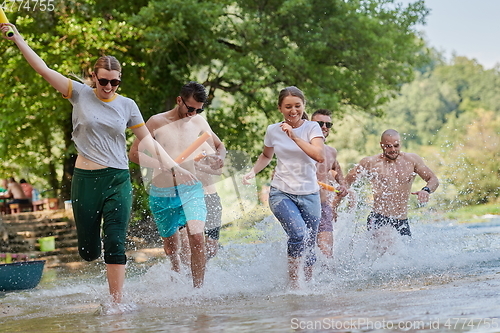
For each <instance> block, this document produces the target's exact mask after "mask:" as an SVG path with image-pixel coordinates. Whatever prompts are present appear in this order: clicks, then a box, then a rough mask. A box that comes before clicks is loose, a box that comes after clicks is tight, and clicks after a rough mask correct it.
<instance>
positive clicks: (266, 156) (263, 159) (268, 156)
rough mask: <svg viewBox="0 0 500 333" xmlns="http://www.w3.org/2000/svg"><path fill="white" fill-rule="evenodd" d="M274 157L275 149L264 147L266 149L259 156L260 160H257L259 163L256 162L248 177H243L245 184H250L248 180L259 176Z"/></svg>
mask: <svg viewBox="0 0 500 333" xmlns="http://www.w3.org/2000/svg"><path fill="white" fill-rule="evenodd" d="M273 156H274V148H273V147H266V146H264V149H263V150H262V153H261V154H260V155H259V158H257V161H256V162H255V164H254V166H253V168H252V169H251V170H250V172H248V173H247V174H246V175H244V176H243V184H246V185H248V184H250V183H249V182H248V180H249V179H252V178H254V177H255V175H256V174H258V173H259V172H261V171H262V170H263V169H264V168H265V167H266V166H268V165H269V163H270V162H271V160H272V158H273Z"/></svg>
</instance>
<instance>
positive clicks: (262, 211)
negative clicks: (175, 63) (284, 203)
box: [220, 205, 272, 244]
mask: <svg viewBox="0 0 500 333" xmlns="http://www.w3.org/2000/svg"><path fill="white" fill-rule="evenodd" d="M269 215H272V213H271V211H270V210H269V207H267V206H263V205H257V206H255V208H254V209H252V210H251V211H250V212H249V213H246V214H245V215H243V216H242V217H240V218H238V219H235V220H234V221H232V222H231V223H227V224H224V225H223V226H222V229H221V232H220V242H221V243H222V244H227V243H230V242H234V240H235V239H237V240H238V241H241V242H244V243H256V242H260V239H261V237H262V233H263V232H262V231H261V230H259V229H257V228H255V224H256V223H258V222H260V221H262V220H263V219H264V218H266V217H268V216H269Z"/></svg>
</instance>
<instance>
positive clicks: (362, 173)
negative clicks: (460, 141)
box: [346, 129, 439, 236]
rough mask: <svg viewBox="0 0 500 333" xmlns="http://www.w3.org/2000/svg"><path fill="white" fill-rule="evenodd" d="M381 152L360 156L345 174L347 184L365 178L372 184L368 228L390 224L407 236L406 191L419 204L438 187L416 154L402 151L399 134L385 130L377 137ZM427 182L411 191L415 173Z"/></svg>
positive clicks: (409, 232) (435, 180)
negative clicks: (371, 206)
mask: <svg viewBox="0 0 500 333" xmlns="http://www.w3.org/2000/svg"><path fill="white" fill-rule="evenodd" d="M380 147H381V148H382V154H377V155H374V156H369V157H365V158H363V159H362V160H361V161H360V162H359V164H357V165H356V167H355V168H353V169H352V170H350V171H349V173H348V174H347V176H346V182H347V185H348V186H350V185H351V184H353V183H354V182H355V181H356V180H359V179H361V178H362V177H367V178H368V179H369V181H370V183H371V186H372V193H373V199H374V203H373V210H372V212H371V213H370V215H369V216H368V230H376V229H379V228H380V227H382V226H386V225H389V226H392V227H394V228H395V229H396V230H397V231H398V232H399V233H400V234H401V235H406V236H411V231H410V226H409V224H408V216H407V214H408V200H409V198H410V193H411V194H413V195H416V196H417V197H418V201H419V203H426V202H428V201H429V196H430V194H431V193H433V192H434V191H435V190H436V189H437V188H438V186H439V180H438V179H437V177H436V175H435V174H434V172H432V170H431V169H429V167H428V166H427V165H425V163H424V161H423V160H422V158H421V157H420V156H418V155H417V154H413V153H405V152H402V151H401V150H400V149H401V138H400V136H399V133H398V132H397V131H395V130H393V129H388V130H386V131H385V132H384V133H382V137H381V140H380ZM416 175H419V176H420V177H421V178H422V179H423V180H424V181H426V182H427V184H426V186H424V187H423V188H422V189H421V190H420V191H416V192H411V186H412V184H413V181H414V180H415V176H416Z"/></svg>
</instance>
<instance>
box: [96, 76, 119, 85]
mask: <svg viewBox="0 0 500 333" xmlns="http://www.w3.org/2000/svg"><path fill="white" fill-rule="evenodd" d="M96 77H97V76H96ZM97 81H99V84H100V85H101V86H103V87H105V86H107V85H108V83H111V85H112V86H113V87H116V86H118V85H120V83H121V82H122V81H121V80H118V79H113V80H108V79H100V78H97Z"/></svg>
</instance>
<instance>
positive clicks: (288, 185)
mask: <svg viewBox="0 0 500 333" xmlns="http://www.w3.org/2000/svg"><path fill="white" fill-rule="evenodd" d="M280 124H281V123H277V124H272V125H269V126H268V127H267V130H266V135H265V136H264V145H265V146H266V147H272V148H274V153H275V154H276V158H277V159H278V163H277V166H276V169H275V173H274V177H273V179H272V181H271V186H273V187H276V188H277V189H278V190H280V191H283V192H286V193H290V194H296V195H306V194H311V193H315V192H317V191H319V185H318V181H317V178H316V161H315V160H313V159H312V158H310V157H309V156H307V154H306V153H304V151H303V150H302V149H300V147H299V146H298V145H297V144H296V143H295V142H293V141H292V139H290V138H289V137H288V135H286V133H285V132H284V131H283V130H282V129H281V127H280ZM293 132H294V133H295V135H296V136H298V137H299V138H301V139H303V140H305V141H308V142H311V140H312V139H313V138H323V132H322V131H321V128H320V127H319V125H318V123H317V122H315V121H307V120H306V121H305V122H304V123H303V124H302V126H300V127H298V128H294V129H293Z"/></svg>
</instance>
